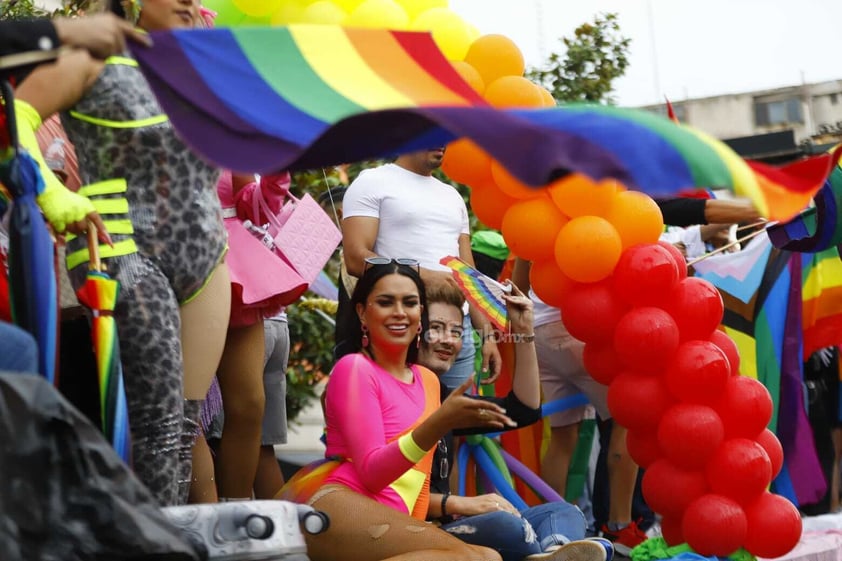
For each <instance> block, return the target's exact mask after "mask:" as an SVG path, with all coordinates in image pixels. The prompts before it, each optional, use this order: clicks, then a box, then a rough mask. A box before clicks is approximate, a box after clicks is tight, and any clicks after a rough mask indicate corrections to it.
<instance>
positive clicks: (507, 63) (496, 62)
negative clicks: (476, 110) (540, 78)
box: [465, 35, 525, 84]
mask: <svg viewBox="0 0 842 561" xmlns="http://www.w3.org/2000/svg"><path fill="white" fill-rule="evenodd" d="M465 62H467V63H468V64H470V65H471V66H473V67H474V68H476V69H477V72H479V75H480V76H482V80H483V82H485V84H490V83H491V82H493V81H494V80H496V79H497V78H499V77H500V76H523V70H524V68H525V65H524V62H523V54H522V53H521V52H520V49H519V48H518V46H517V45H515V43H514V41H512V40H511V39H509V38H508V37H506V36H505V35H483V36H482V37H478V38H477V39H476V40H475V41H474V42H473V43H471V46H470V47H468V53H467V54H466V55H465Z"/></svg>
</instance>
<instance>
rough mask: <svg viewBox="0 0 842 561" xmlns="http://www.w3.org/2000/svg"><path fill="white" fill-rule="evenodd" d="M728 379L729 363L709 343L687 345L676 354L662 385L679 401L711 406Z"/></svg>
mask: <svg viewBox="0 0 842 561" xmlns="http://www.w3.org/2000/svg"><path fill="white" fill-rule="evenodd" d="M730 375H731V370H730V366H728V359H727V358H726V357H725V353H723V352H722V351H721V350H720V349H719V347H717V346H716V345H714V344H713V343H711V342H710V341H687V342H684V343H681V344H680V345H679V346H678V350H676V351H675V354H674V355H673V357H672V360H671V361H670V363H669V365H668V366H667V369H666V371H665V372H664V381H665V382H666V384H667V389H668V390H669V391H670V393H671V394H672V395H673V396H675V398H676V399H678V400H679V401H685V402H687V403H702V404H705V405H714V404H715V403H716V401H717V400H718V399H719V397H720V396H721V395H722V392H723V390H724V389H725V382H727V381H728V378H729V377H730Z"/></svg>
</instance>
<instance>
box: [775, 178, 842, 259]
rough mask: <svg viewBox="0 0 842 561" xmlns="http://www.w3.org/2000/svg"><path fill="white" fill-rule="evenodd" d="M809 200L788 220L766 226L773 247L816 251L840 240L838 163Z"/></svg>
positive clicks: (841, 210) (841, 218)
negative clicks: (808, 206)
mask: <svg viewBox="0 0 842 561" xmlns="http://www.w3.org/2000/svg"><path fill="white" fill-rule="evenodd" d="M813 203H814V204H813V206H811V207H810V208H808V209H806V210H804V211H802V212H801V213H800V214H799V215H798V216H796V217H795V218H793V219H792V220H790V221H789V222H785V223H783V224H775V225H772V226H769V228H768V232H769V238H770V239H771V240H772V243H773V244H774V245H775V247H779V248H781V249H786V250H789V251H802V252H816V251H824V250H826V249H829V248H831V247H833V246H836V245H839V244H840V243H842V216H840V214H842V168H840V167H839V165H838V164H837V165H836V167H834V168H833V171H832V172H831V174H830V177H829V178H828V180H827V181H826V182H825V184H824V185H823V186H822V188H821V190H820V191H819V192H818V194H816V196H815V198H814V199H813Z"/></svg>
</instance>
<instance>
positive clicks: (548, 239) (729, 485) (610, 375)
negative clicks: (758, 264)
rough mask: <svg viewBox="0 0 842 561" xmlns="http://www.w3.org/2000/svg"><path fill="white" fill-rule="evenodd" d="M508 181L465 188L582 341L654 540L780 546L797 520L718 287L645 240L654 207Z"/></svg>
mask: <svg viewBox="0 0 842 561" xmlns="http://www.w3.org/2000/svg"><path fill="white" fill-rule="evenodd" d="M460 142H463V141H460ZM493 166H494V164H493V163H492V169H494V167H493ZM504 171H505V170H503V171H500V170H499V169H498V170H497V177H498V178H499V177H506V176H507V175H508V174H505V175H504ZM510 181H511V182H510ZM513 181H514V180H513V179H511V177H510V176H508V177H506V179H505V181H504V182H503V183H502V184H504V185H507V187H506V188H505V189H504V194H503V195H502V197H503V198H502V200H494V201H489V200H487V199H488V198H490V197H496V198H500V197H501V194H500V193H496V192H495V193H489V187H488V185H482V184H480V185H481V186H480V187H479V188H477V187H476V185H473V186H472V188H473V190H474V192H473V193H472V197H471V202H472V205H474V211H475V212H477V210H478V208H479V209H482V210H479V212H477V215H478V216H479V218H480V219H481V220H485V217H484V216H483V212H484V211H485V212H488V211H489V209H490V208H497V207H499V209H498V210H495V212H494V214H493V216H492V217H493V219H494V221H492V223H491V224H489V225H490V226H492V227H500V228H501V229H502V234H503V237H504V238H505V240H506V243H507V244H508V245H509V248H510V249H511V250H512V252H513V253H514V254H515V255H517V256H519V257H522V258H524V259H527V260H530V261H532V262H533V264H532V269H531V272H530V281H531V285H532V288H533V290H534V291H535V292H536V294H537V295H538V296H539V297H540V298H541V299H542V300H544V301H545V302H547V303H548V304H551V305H553V306H556V307H558V308H560V310H561V314H562V319H563V321H564V324H565V326H566V327H567V329H568V330H569V332H570V334H571V335H573V336H574V337H576V338H577V339H579V340H581V341H583V342H584V343H585V347H584V363H585V367H586V368H587V369H588V371H589V372H590V374H591V375H592V376H593V377H594V378H595V379H596V380H598V381H599V382H602V383H604V384H606V385H608V406H609V409H610V410H611V413H612V415H613V416H614V419H615V420H616V421H617V422H618V423H619V424H620V425H622V426H624V427H626V428H627V429H628V438H627V444H628V449H629V453H630V455H631V457H632V458H633V459H634V460H635V462H637V463H638V464H639V465H640V466H641V467H643V468H646V472H645V475H644V478H643V494H644V497H645V498H646V500H647V502H648V503H649V505H650V506H651V507H652V509H653V510H655V511H656V512H659V513H660V514H661V515H662V516H663V521H662V528H663V535H664V539H665V540H666V541H667V543H668V544H670V545H676V544H679V543H683V542H686V543H688V544H689V545H690V547H692V548H693V549H694V550H695V551H696V552H697V553H699V554H702V555H717V556H727V555H730V554H732V553H734V552H735V551H736V550H738V549H739V548H740V547H743V548H745V549H746V550H747V551H748V552H750V553H752V554H754V555H757V556H761V557H778V556H781V555H784V554H785V553H787V552H789V551H790V550H791V549H792V548H793V547H794V546H795V545H796V543H797V542H798V540H799V538H800V536H801V519H800V516H799V514H798V511H797V510H796V508H795V507H794V506H793V505H792V504H791V503H790V502H789V501H787V500H786V499H784V498H783V497H780V496H778V495H774V494H771V493H769V492H768V491H767V489H768V487H769V484H770V483H771V481H772V479H773V478H774V477H775V476H776V475H777V474H778V472H779V471H780V469H781V466H782V464H783V451H782V448H781V445H780V442H779V441H778V439H777V438H776V437H775V435H774V434H773V433H772V432H771V431H769V430H768V429H767V428H766V426H767V425H768V423H769V421H770V419H771V415H772V399H771V396H770V394H769V392H768V390H767V389H766V388H765V387H764V386H763V385H762V384H761V383H760V382H758V381H757V380H755V379H753V378H749V377H745V376H740V375H739V354H738V352H737V348H736V345H735V344H734V342H733V341H732V340H731V338H730V337H728V336H727V335H726V334H725V333H724V332H722V331H719V330H718V327H719V325H720V323H721V321H722V316H723V303H722V298H721V296H720V295H719V292H718V291H717V290H716V288H715V287H714V286H713V285H711V284H710V283H708V282H707V281H705V280H703V279H699V278H694V277H688V276H687V268H686V264H685V260H684V257H683V255H682V254H681V252H680V251H678V250H677V249H676V248H675V247H674V246H672V245H670V244H667V243H665V242H659V241H658V238H659V236H660V234H661V232H662V231H663V226H664V224H663V218H662V216H661V213H660V210H659V209H658V206H657V205H656V204H655V202H654V201H652V199H650V198H649V197H647V196H646V195H644V194H642V193H639V192H634V191H627V190H625V189H624V188H623V187H622V186H620V185H618V184H617V183H616V182H611V181H606V182H601V183H595V182H593V181H590V180H588V179H587V178H584V177H582V176H575V175H574V176H571V177H568V178H565V179H562V180H560V181H558V182H556V183H554V184H552V185H550V186H547V187H546V188H544V189H541V190H535V189H530V188H528V187H526V186H523V185H518V184H517V183H516V182H515V183H512V182H513ZM475 203H479V204H475Z"/></svg>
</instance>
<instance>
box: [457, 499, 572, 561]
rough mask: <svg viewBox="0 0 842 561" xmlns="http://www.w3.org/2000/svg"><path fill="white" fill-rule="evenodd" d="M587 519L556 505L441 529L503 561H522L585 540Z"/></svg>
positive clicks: (470, 518) (463, 520) (465, 519)
mask: <svg viewBox="0 0 842 561" xmlns="http://www.w3.org/2000/svg"><path fill="white" fill-rule="evenodd" d="M585 527H586V523H585V516H584V515H583V514H582V511H581V510H579V508H578V507H577V506H576V505H572V504H570V503H567V502H553V503H546V504H542V505H538V506H533V507H530V508H527V509H526V510H522V511H521V516H515V515H514V514H511V513H509V512H502V511H500V512H488V513H486V514H478V515H476V516H465V517H463V518H459V519H457V520H454V521H453V522H448V523H447V524H442V526H441V529H442V530H445V531H446V532H448V533H449V534H451V535H453V536H455V537H457V538H459V539H460V540H462V541H463V542H466V543H469V544H472V545H482V546H485V547H490V548H492V549H496V550H497V551H499V552H500V555H501V556H502V557H503V561H521V560H522V559H523V558H524V557H526V556H527V555H532V554H534V553H541V552H543V551H545V550H546V549H547V548H548V547H550V546H552V545H562V544H565V543H567V542H571V541H576V540H581V539H584V537H585Z"/></svg>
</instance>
